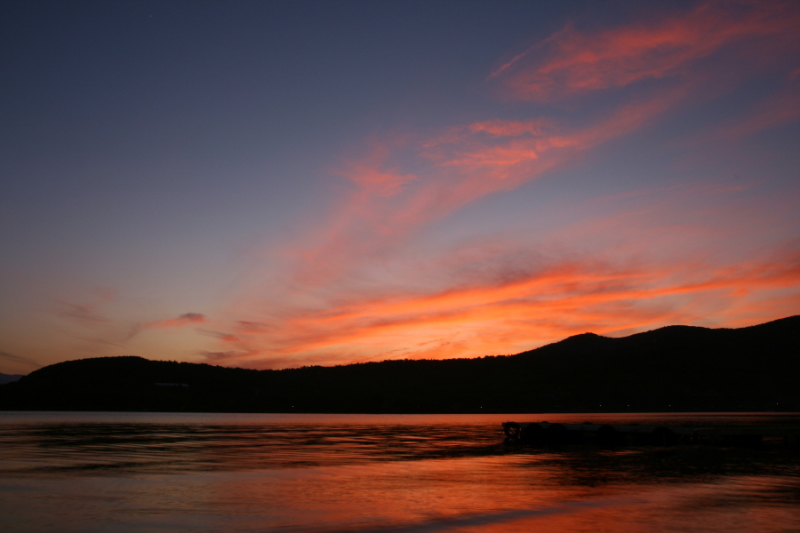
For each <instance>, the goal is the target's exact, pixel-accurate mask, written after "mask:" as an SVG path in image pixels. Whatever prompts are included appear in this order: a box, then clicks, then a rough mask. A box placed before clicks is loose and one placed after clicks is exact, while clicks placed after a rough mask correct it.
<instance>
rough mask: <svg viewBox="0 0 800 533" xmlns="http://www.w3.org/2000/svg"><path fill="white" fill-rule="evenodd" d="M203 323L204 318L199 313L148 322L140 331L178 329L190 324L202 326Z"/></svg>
mask: <svg viewBox="0 0 800 533" xmlns="http://www.w3.org/2000/svg"><path fill="white" fill-rule="evenodd" d="M205 321H206V317H205V316H204V315H202V314H200V313H184V314H182V315H181V316H179V317H177V318H168V319H166V320H157V321H155V322H148V323H146V324H144V325H143V326H142V329H162V328H180V327H183V326H188V325H191V324H202V323H203V322H205Z"/></svg>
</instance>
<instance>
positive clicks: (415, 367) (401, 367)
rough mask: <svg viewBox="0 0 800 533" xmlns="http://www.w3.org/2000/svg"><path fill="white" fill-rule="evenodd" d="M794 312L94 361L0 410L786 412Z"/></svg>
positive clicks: (799, 346) (45, 372) (799, 329)
mask: <svg viewBox="0 0 800 533" xmlns="http://www.w3.org/2000/svg"><path fill="white" fill-rule="evenodd" d="M798 375H800V316H793V317H789V318H784V319H781V320H776V321H774V322H769V323H766V324H761V325H758V326H751V327H746V328H740V329H708V328H700V327H689V326H668V327H664V328H660V329H657V330H653V331H648V332H645V333H638V334H635V335H631V336H628V337H623V338H609V337H602V336H599V335H595V334H592V333H584V334H581V335H576V336H573V337H569V338H567V339H564V340H562V341H560V342H556V343H553V344H549V345H547V346H543V347H541V348H537V349H535V350H530V351H527V352H523V353H520V354H517V355H512V356H487V357H482V358H477V359H448V360H440V361H437V360H399V361H398V360H395V361H383V362H379V363H363V364H352V365H344V366H335V367H319V366H314V367H304V368H297V369H286V370H247V369H241V368H225V367H218V366H212V365H207V364H196V363H178V362H170V361H150V360H147V359H144V358H141V357H134V356H122V357H101V358H94V359H82V360H76V361H66V362H63V363H57V364H54V365H50V366H48V367H44V368H41V369H39V370H36V371H35V372H32V373H31V374H29V375H27V376H25V377H23V378H22V379H21V380H19V381H17V382H15V383H9V384H6V385H0V409H22V410H26V409H34V410H104V411H200V412H203V411H206V412H318V413H333V412H336V413H491V412H498V413H499V412H505V413H514V412H517V413H522V412H527V413H535V412H626V411H630V412H646V411H800V387H798V386H797V383H796V381H797V376H798Z"/></svg>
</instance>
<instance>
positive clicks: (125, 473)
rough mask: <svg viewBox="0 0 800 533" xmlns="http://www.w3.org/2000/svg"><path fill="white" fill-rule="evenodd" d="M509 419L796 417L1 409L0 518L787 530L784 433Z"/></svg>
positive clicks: (144, 524) (98, 523) (51, 523)
mask: <svg viewBox="0 0 800 533" xmlns="http://www.w3.org/2000/svg"><path fill="white" fill-rule="evenodd" d="M508 420H516V421H523V422H524V421H540V420H548V421H550V422H584V421H589V422H595V423H624V424H630V423H640V424H654V425H688V426H695V427H704V426H710V425H713V426H735V425H770V426H775V425H797V424H798V423H800V416H799V415H797V414H722V415H720V414H713V415H702V414H685V415H684V414H645V415H596V414H594V415H293V414H292V415H276V414H254V415H236V414H195V413H191V414H171V413H13V412H0V530H1V531H4V532H5V531H7V532H16V531H20V532H27V531H30V532H39V531H67V532H69V531H81V532H83V531H86V532H101V531H103V532H104V531H114V532H141V531H165V532H171V531H204V532H205V531H208V532H212V531H214V532H216V531H219V532H231V531H232V532H235V531H283V532H289V533H293V532H322V531H325V532H340V531H341V532H372V531H389V532H440V531H441V532H445V531H446V532H499V531H504V532H505V531H508V532H517V531H520V532H521V531H537V532H544V533H547V532H556V531H558V532H561V531H585V532H598V531H615V532H645V531H648V532H649V531H675V532H678V531H680V532H685V531H689V532H692V531H698V532H699V531H703V532H707V531H710V532H723V531H724V532H740V531H741V532H752V531H765V532H778V531H780V532H790V531H791V532H797V531H800V453H799V452H798V451H797V450H791V449H785V448H782V447H780V446H777V445H775V446H766V447H765V448H764V449H761V450H748V449H736V448H719V447H711V446H679V447H672V448H659V447H638V448H637V447H628V448H618V449H598V448H593V447H589V446H572V447H569V446H568V447H563V448H560V449H537V448H528V447H521V446H506V445H504V444H503V443H502V431H501V428H500V423H501V422H504V421H508Z"/></svg>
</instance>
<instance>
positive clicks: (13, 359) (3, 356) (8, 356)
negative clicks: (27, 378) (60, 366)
mask: <svg viewBox="0 0 800 533" xmlns="http://www.w3.org/2000/svg"><path fill="white" fill-rule="evenodd" d="M0 360H2V361H5V362H8V363H11V364H14V365H23V366H26V367H29V368H34V369H36V368H39V367H41V366H42V365H40V364H39V363H37V362H36V361H34V360H33V359H31V358H30V357H23V356H21V355H14V354H12V353H8V352H0Z"/></svg>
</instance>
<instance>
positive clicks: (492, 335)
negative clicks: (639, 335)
mask: <svg viewBox="0 0 800 533" xmlns="http://www.w3.org/2000/svg"><path fill="white" fill-rule="evenodd" d="M743 289H744V290H743ZM775 290H778V291H782V292H783V293H786V291H787V290H788V291H789V294H792V291H794V292H796V293H798V296H800V253H790V254H787V255H784V256H780V257H776V258H774V259H773V260H772V261H762V262H758V261H751V262H745V263H740V264H733V265H724V266H711V265H708V264H703V263H697V262H683V263H672V264H666V263H657V264H647V263H642V264H636V263H633V264H628V265H619V264H615V263H612V262H609V261H603V260H601V259H591V258H584V259H580V260H573V261H560V262H556V263H553V264H549V265H546V266H543V267H541V268H538V269H536V268H534V269H533V270H531V271H529V272H523V273H516V274H515V275H514V276H511V277H502V276H501V277H500V278H498V279H484V280H473V281H472V283H467V284H464V285H461V286H458V287H451V288H449V289H445V290H441V291H438V292H431V293H425V292H421V293H420V292H418V293H415V294H410V295H409V294H402V293H396V294H386V295H384V296H373V297H361V298H359V297H358V296H357V295H353V296H352V297H351V300H350V301H348V302H346V303H343V304H341V305H338V306H332V307H329V308H325V309H320V310H317V311H311V310H306V311H305V312H304V313H301V314H297V315H295V316H286V317H282V319H281V322H280V323H281V327H280V328H279V329H268V330H267V329H258V330H253V329H251V328H249V327H245V326H242V324H241V323H239V325H238V326H235V327H234V329H233V330H232V331H231V335H232V336H235V337H236V341H235V342H234V344H236V345H237V346H238V347H239V350H238V351H228V352H225V354H226V357H228V358H229V361H235V362H236V363H237V364H242V363H246V362H247V360H250V361H251V364H252V365H254V366H259V365H265V366H283V365H286V364H289V365H290V366H297V365H299V364H311V363H314V362H324V363H328V364H330V363H331V362H336V361H339V362H349V361H351V360H362V361H364V360H373V359H385V358H398V357H399V358H403V357H413V358H419V357H430V358H437V359H441V358H449V357H474V356H479V355H485V354H491V353H498V352H501V353H513V352H518V351H522V350H525V349H529V348H533V347H535V346H538V345H541V344H544V343H546V342H552V341H556V340H559V339H560V338H563V337H564V336H567V335H572V334H576V333H582V332H585V331H594V332H596V333H600V334H609V333H612V334H613V333H614V332H619V331H620V330H621V329H624V330H625V331H626V332H633V331H641V330H643V329H648V328H652V327H658V326H660V325H663V324H665V323H687V322H688V323H694V324H696V323H698V321H700V322H701V323H702V321H703V320H704V319H705V318H706V315H709V314H714V315H715V317H716V318H719V319H722V320H729V321H737V320H738V321H740V322H741V321H745V322H746V321H748V320H749V321H757V320H758V319H759V318H760V317H761V316H762V315H759V314H758V313H757V312H756V313H754V311H755V310H756V308H755V307H752V306H753V305H756V304H757V302H758V298H759V297H763V296H764V295H767V294H769V292H770V291H775ZM796 301H797V296H796V297H795V298H794V299H789V300H788V303H789V304H791V303H792V302H796ZM791 311H792V309H791V307H790V305H788V306H787V308H786V314H787V315H788V314H792V312H791ZM771 312H772V313H774V312H775V308H774V307H773V308H772V309H771ZM621 325H624V326H622V327H621Z"/></svg>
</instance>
